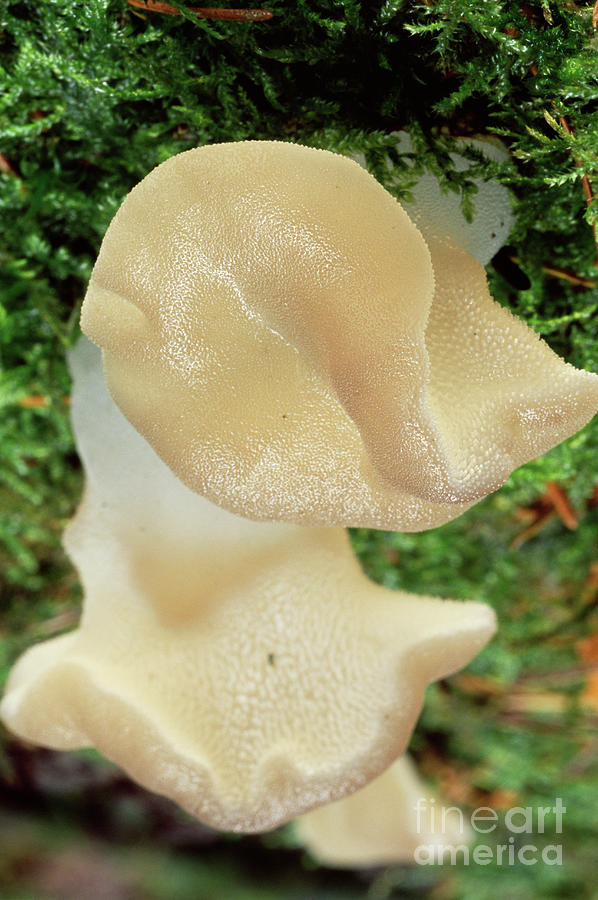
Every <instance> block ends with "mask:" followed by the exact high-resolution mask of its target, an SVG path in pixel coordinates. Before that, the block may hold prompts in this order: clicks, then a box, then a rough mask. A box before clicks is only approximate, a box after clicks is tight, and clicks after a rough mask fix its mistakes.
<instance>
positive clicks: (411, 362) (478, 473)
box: [82, 141, 598, 531]
mask: <svg viewBox="0 0 598 900" xmlns="http://www.w3.org/2000/svg"><path fill="white" fill-rule="evenodd" d="M434 204H436V205H437V203H436V201H434ZM434 204H433V205H434ZM428 205H429V204H428ZM426 210H427V206H426V202H424V201H423V200H422V199H421V198H420V200H419V206H418V209H417V215H415V214H414V217H416V218H418V221H419V222H420V224H422V220H423V218H425V217H426V215H429V216H430V212H429V210H428V213H426ZM431 218H432V219H433V221H432V224H431V225H429V226H427V227H426V228H424V231H425V239H424V236H423V235H422V233H421V232H420V231H419V230H418V229H417V228H416V226H415V225H414V224H413V222H412V221H411V220H410V218H409V216H408V215H407V213H406V212H405V211H404V210H403V208H402V207H401V206H400V205H399V204H398V203H397V202H396V201H395V200H394V199H393V198H392V197H391V195H390V194H389V193H387V192H386V191H385V190H384V189H383V188H382V187H381V186H380V185H379V184H378V183H377V182H376V181H375V180H374V178H373V177H372V176H370V175H369V174H368V173H367V172H365V171H364V170H363V169H362V168H361V167H360V166H359V165H358V164H357V163H356V162H354V161H353V160H350V159H347V158H345V157H342V156H339V155H337V154H333V153H329V152H327V151H324V150H314V149H310V148H306V147H302V146H298V145H294V144H290V143H279V142H259V141H258V142H252V141H249V142H241V143H230V144H219V145H213V146H209V147H202V148H200V149H197V150H190V151H188V152H186V153H181V154H179V155H178V156H175V157H173V158H172V159H170V160H168V161H167V162H165V163H163V164H162V165H161V166H159V167H158V168H157V169H155V170H154V171H153V172H151V173H150V174H149V175H148V176H147V177H146V178H145V179H144V180H143V181H142V182H141V183H140V184H139V185H138V186H137V187H136V188H134V190H133V191H132V192H131V193H130V194H129V196H128V197H127V199H126V200H125V202H124V203H123V205H122V206H121V208H120V210H119V211H118V213H117V214H116V216H115V218H114V220H113V222H112V224H111V225H110V228H109V229H108V232H107V234H106V237H105V239H104V242H103V244H102V248H101V251H100V254H99V257H98V260H97V263H96V265H95V268H94V271H93V274H92V278H91V282H90V286H89V290H88V293H87V296H86V299H85V303H84V307H83V313H82V326H83V329H84V331H86V333H87V334H88V335H89V336H90V337H91V339H92V340H93V341H94V342H96V343H97V344H99V345H100V346H101V347H102V349H103V351H104V362H105V369H106V377H107V380H108V384H109V387H110V390H111V392H112V395H113V397H114V398H115V400H116V402H117V403H118V405H119V406H120V408H121V409H122V411H123V412H124V414H125V415H126V416H127V418H128V419H129V420H130V421H131V422H132V423H133V424H134V426H135V427H136V428H137V429H138V430H139V431H140V432H141V433H142V434H143V435H144V436H145V437H146V439H147V440H148V441H149V442H150V444H152V446H153V447H154V448H155V449H156V451H157V452H158V454H159V455H160V456H161V457H162V459H164V460H165V462H166V463H167V464H168V465H169V466H170V467H171V468H172V469H173V471H174V472H175V473H176V475H177V476H178V477H179V478H180V479H181V480H182V481H183V482H184V483H185V484H187V485H188V486H189V487H190V488H191V489H192V490H193V491H196V492H197V493H200V494H203V495H205V496H206V497H207V498H208V499H210V500H213V501H214V502H216V503H218V504H219V505H221V506H223V507H225V508H226V509H229V510H231V511H233V512H236V513H240V514H242V515H244V516H247V517H249V518H254V519H270V520H284V521H292V522H297V523H302V524H310V525H358V526H363V527H365V526H373V527H379V528H386V529H398V530H403V531H417V530H421V529H424V528H430V527H433V526H436V525H439V524H442V523H443V522H446V521H448V520H450V519H452V518H454V517H455V516H457V515H459V514H460V513H461V512H463V511H464V510H465V509H466V508H467V507H468V506H470V505H471V504H472V503H474V502H476V501H477V500H479V499H480V498H481V497H483V496H485V495H486V494H487V493H489V492H490V491H493V490H495V489H496V488H497V487H499V486H500V485H501V484H502V483H503V482H504V481H505V479H506V478H507V477H508V475H509V473H510V472H511V471H512V470H513V468H515V467H516V466H518V465H520V464H521V463H523V462H525V461H527V460H529V459H530V458H532V457H534V456H537V455H538V454H540V453H543V452H544V451H545V450H547V449H548V448H549V447H551V446H553V445H554V444H557V443H558V442H559V441H561V440H563V439H564V438H565V437H567V436H568V435H570V434H572V433H574V432H575V431H577V430H578V429H579V428H581V427H582V425H584V424H585V423H586V422H587V421H588V420H589V419H590V418H591V417H592V415H593V414H594V413H595V411H596V409H597V408H598V377H597V376H596V375H593V374H591V373H589V372H584V371H580V370H577V369H574V368H573V367H572V366H570V365H568V364H566V363H565V362H563V361H562V360H561V359H559V358H558V357H557V356H556V355H555V354H554V353H553V352H552V351H551V350H550V349H549V348H548V346H547V345H546V344H545V343H543V342H542V341H541V340H540V339H539V338H538V337H537V336H536V335H535V334H534V333H533V332H532V331H531V330H530V329H529V328H528V327H526V326H525V325H524V324H523V323H522V322H521V321H519V320H517V319H516V318H514V317H513V316H512V315H511V314H510V313H509V312H508V311H507V310H505V309H503V308H501V307H500V306H499V305H498V304H496V303H495V302H494V301H493V300H492V298H491V297H490V295H489V293H488V288H487V285H486V278H485V273H484V270H483V268H482V266H481V264H480V263H479V262H477V261H476V260H475V259H474V258H473V257H472V256H470V255H469V254H468V253H467V252H466V251H465V250H463V249H461V248H460V247H459V246H457V243H456V242H455V241H451V240H450V239H449V236H448V235H447V233H446V222H445V218H446V217H443V215H440V214H439V215H438V216H437V217H436V218H434V217H433V216H432V217H431ZM422 227H423V226H422ZM470 237H471V235H470V236H469V237H468V238H467V240H470ZM459 239H460V238H459V234H457V237H456V239H455V240H456V241H457V242H458V240H459Z"/></svg>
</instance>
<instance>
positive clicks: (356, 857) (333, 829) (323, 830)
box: [295, 755, 471, 868]
mask: <svg viewBox="0 0 598 900" xmlns="http://www.w3.org/2000/svg"><path fill="white" fill-rule="evenodd" d="M295 830H296V834H297V836H298V838H299V840H300V841H301V842H302V843H303V844H304V845H305V846H306V847H307V849H308V850H309V852H310V853H311V855H312V856H314V857H315V859H317V860H318V862H319V863H321V864H323V865H326V866H335V867H337V868H359V867H363V866H382V865H393V864H396V863H413V862H416V861H417V859H416V854H417V851H418V848H420V847H421V848H425V853H426V858H427V859H429V858H430V857H431V856H432V857H433V854H432V853H431V852H430V851H431V850H432V848H436V847H438V848H440V847H443V848H449V847H455V846H458V845H463V844H467V843H468V842H469V840H470V838H471V830H470V828H469V826H468V825H465V822H464V819H463V816H462V814H461V813H460V811H459V810H458V809H457V808H456V807H454V806H451V807H444V806H443V805H442V803H440V802H438V798H437V797H436V796H434V794H433V792H432V791H431V790H430V788H429V787H428V786H427V785H426V784H425V783H424V782H423V781H422V779H421V778H420V777H419V775H418V773H417V770H416V768H415V765H414V763H413V761H412V759H411V758H410V757H409V756H408V755H405V756H401V757H400V759H397V760H396V762H394V763H393V764H392V766H390V768H388V769H387V770H386V772H384V773H383V774H382V775H379V776H378V778H375V779H374V780H373V781H371V782H370V784H368V785H367V787H364V788H361V790H359V791H357V792H356V793H355V794H353V795H352V796H351V797H346V798H345V799H344V800H338V801H337V802H336V803H330V804H328V805H327V806H322V807H321V808H320V809H315V810H313V811H312V812H309V813H306V815H304V816H301V818H299V819H297V821H296V822H295Z"/></svg>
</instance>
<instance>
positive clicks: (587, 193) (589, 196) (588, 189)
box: [559, 7, 598, 264]
mask: <svg viewBox="0 0 598 900" xmlns="http://www.w3.org/2000/svg"><path fill="white" fill-rule="evenodd" d="M596 8H597V7H595V8H594V13H596ZM559 122H560V123H561V125H562V127H563V128H564V129H565V131H566V132H567V134H568V135H572V134H573V132H572V130H571V126H570V125H569V122H568V121H567V119H566V117H565V116H560V117H559ZM571 156H572V157H573V162H574V163H575V165H576V166H577V167H578V168H579V169H581V168H582V166H581V163H580V162H579V160H577V159H575V156H573V154H571ZM581 186H582V189H583V193H584V197H585V198H586V204H587V205H588V206H590V204H591V203H592V200H593V199H594V194H593V193H592V185H591V184H590V180H589V178H588V176H587V175H586V173H585V172H583V173H582V176H581ZM592 231H593V233H594V245H595V247H596V263H597V264H598V234H597V233H596V223H595V222H593V223H592Z"/></svg>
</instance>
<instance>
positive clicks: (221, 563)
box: [0, 342, 495, 831]
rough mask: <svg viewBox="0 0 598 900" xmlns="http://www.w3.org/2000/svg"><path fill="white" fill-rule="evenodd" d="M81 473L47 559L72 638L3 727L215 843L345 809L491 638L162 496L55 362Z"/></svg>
mask: <svg viewBox="0 0 598 900" xmlns="http://www.w3.org/2000/svg"><path fill="white" fill-rule="evenodd" d="M71 365H72V368H73V371H74V388H73V395H72V415H73V423H74V429H75V434H76V438H77V444H78V448H79V452H80V454H81V457H82V459H83V462H84V465H85V469H86V473H87V487H86V492H85V497H84V501H83V503H82V505H81V507H80V509H79V511H78V513H77V515H76V517H75V519H74V520H73V522H72V523H71V524H70V526H69V528H68V529H67V532H66V536H65V545H66V548H67V550H68V552H69V554H70V556H71V557H72V558H73V561H74V562H75V564H76V565H77V568H78V569H79V572H80V574H81V578H82V581H83V586H84V591H85V603H84V612H83V617H82V621H81V625H80V627H79V628H78V629H77V630H76V631H75V632H73V633H72V634H70V635H66V636H63V637H59V638H56V639H54V640H51V641H48V642H46V643H42V644H39V645H37V646H35V647H33V648H31V649H30V650H28V651H27V652H26V653H25V654H24V656H23V657H22V658H21V659H20V660H19V662H18V663H17V665H16V666H15V669H14V671H13V673H12V674H11V676H10V679H9V683H8V687H7V691H6V695H5V697H4V700H3V701H2V705H1V707H0V710H1V714H2V718H3V720H4V722H5V723H6V725H7V727H9V728H10V729H11V730H12V731H14V732H15V733H16V734H18V735H20V736H21V737H23V738H25V739H26V740H29V741H33V742H36V743H40V744H42V745H44V746H48V747H53V748H56V749H74V748H77V747H85V746H96V747H97V748H98V749H99V750H100V751H101V752H103V753H104V754H105V755H106V756H107V757H109V758H110V759H112V760H113V761H114V762H116V763H117V764H118V765H120V766H122V767H123V768H124V769H126V771H127V772H129V773H130V774H131V775H132V776H133V778H135V779H136V780H137V781H138V782H140V783H141V784H143V785H145V786H146V787H149V788H151V789H152V790H155V791H158V792H160V793H162V794H165V795H167V796H169V797H171V798H172V799H174V800H176V801H177V802H178V803H179V804H181V806H183V807H184V808H185V809H187V810H189V811H190V812H191V813H192V814H194V815H196V816H198V817H199V818H201V819H202V820H204V821H205V822H207V823H208V824H209V825H212V826H213V827H215V828H222V829H226V830H235V831H260V830H267V829H269V828H273V827H275V826H276V825H278V824H280V823H281V822H284V821H287V820H289V819H291V818H294V817H295V816H297V815H299V814H301V813H302V812H304V811H306V810H308V809H311V808H313V807H315V806H318V805H320V804H323V803H326V802H329V801H331V800H335V799H338V798H340V797H343V796H346V795H348V794H350V793H352V792H353V791H355V790H356V789H357V788H359V787H361V786H362V785H364V784H366V783H367V782H368V781H369V780H370V779H372V778H374V777H375V776H376V775H378V774H379V773H380V772H382V771H383V770H384V769H385V768H386V767H387V766H388V765H390V763H392V761H393V760H394V759H395V758H396V757H397V756H398V755H399V754H401V753H402V752H403V750H404V748H405V745H406V743H407V741H408V739H409V736H410V733H411V730H412V728H413V725H414V723H415V719H416V717H417V715H418V712H419V709H420V706H421V702H422V698H423V692H424V689H425V686H426V684H427V683H428V682H429V681H431V680H433V679H436V678H440V677H443V676H445V675H447V674H449V673H450V672H452V671H454V670H455V669H457V668H459V667H461V666H462V665H464V664H466V663H467V662H468V661H469V659H471V657H472V656H474V655H475V654H476V653H477V652H478V650H480V649H481V647H482V646H483V645H484V644H485V642H486V641H487V640H488V639H489V637H490V636H491V634H492V633H493V630H494V627H495V621H494V615H493V613H492V611H491V610H490V609H489V608H488V607H486V606H484V605H483V604H480V603H459V602H457V601H451V600H439V599H436V598H429V597H416V596H413V595H409V594H404V593H401V592H391V591H388V590H386V589H384V588H381V587H379V586H377V585H374V584H372V583H371V582H370V581H368V579H367V578H366V577H365V576H364V575H363V573H362V572H361V570H360V568H359V565H358V563H357V561H356V559H355V558H354V557H353V554H352V552H351V549H350V546H349V543H348V539H347V536H346V534H345V533H344V531H343V530H342V529H337V528H304V527H301V526H294V525H281V524H268V523H256V522H251V521H248V520H244V519H241V518H239V517H237V516H234V515H231V514H230V513H228V512H225V511H224V510H222V509H219V508H218V507H215V506H214V505H213V504H211V503H209V502H208V501H207V500H205V499H204V498H202V497H199V496H197V495H196V494H194V493H193V492H192V491H190V490H189V489H188V488H186V487H185V486H184V485H183V484H182V483H181V482H180V481H178V480H177V479H176V477H175V476H174V475H173V473H172V472H171V471H170V469H168V467H167V466H166V465H165V464H164V463H163V462H162V461H161V460H160V459H159V457H158V456H157V455H156V454H155V452H154V451H153V450H152V448H151V447H150V446H149V444H147V442H146V441H145V440H144V439H143V438H142V437H141V436H140V435H139V434H138V433H137V432H136V431H135V430H134V429H133V428H132V427H131V425H130V424H129V423H128V422H127V421H126V419H125V418H124V417H123V416H122V414H121V413H120V412H119V411H118V409H117V408H116V406H115V405H114V403H113V402H112V401H111V399H110V398H109V396H108V394H107V392H106V389H105V386H104V382H103V378H102V372H101V363H100V357H99V352H98V351H97V350H96V348H94V347H93V346H92V345H90V344H89V343H87V342H82V343H81V344H80V345H79V346H78V347H77V348H76V349H75V351H74V353H73V354H72V357H71Z"/></svg>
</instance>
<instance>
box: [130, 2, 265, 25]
mask: <svg viewBox="0 0 598 900" xmlns="http://www.w3.org/2000/svg"><path fill="white" fill-rule="evenodd" d="M127 3H129V4H130V5H131V6H136V7H137V8H138V9H144V10H146V11H147V12H159V13H168V14H169V15H171V16H180V15H181V12H180V10H178V9H177V8H176V7H175V6H171V5H170V3H162V2H160V0H127ZM187 11H188V12H190V13H193V14H194V15H196V16H198V18H200V19H221V20H224V21H228V22H265V21H266V20H267V19H271V18H272V17H273V15H274V13H271V12H270V11H269V10H267V9H220V8H212V7H207V6H188V7H187Z"/></svg>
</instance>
